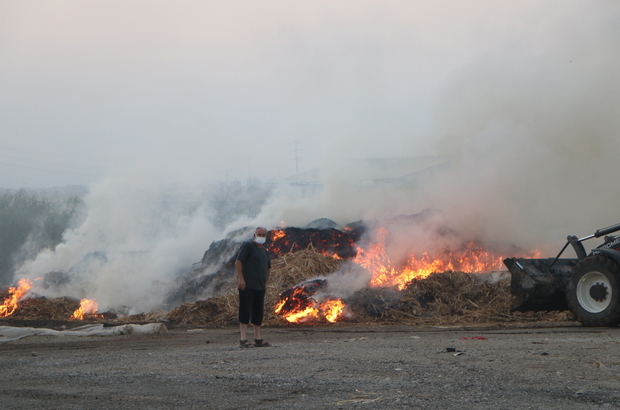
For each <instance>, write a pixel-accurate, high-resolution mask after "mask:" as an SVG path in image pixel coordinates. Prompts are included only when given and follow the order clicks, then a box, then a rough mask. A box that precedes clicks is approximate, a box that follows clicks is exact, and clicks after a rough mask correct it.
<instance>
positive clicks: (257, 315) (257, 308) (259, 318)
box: [251, 290, 265, 340]
mask: <svg viewBox="0 0 620 410" xmlns="http://www.w3.org/2000/svg"><path fill="white" fill-rule="evenodd" d="M252 302H253V303H252V322H251V323H252V326H253V327H254V340H261V339H262V338H261V336H260V327H261V325H262V324H263V316H264V314H265V291H264V290H263V291H260V290H256V291H254V298H253V300H252Z"/></svg>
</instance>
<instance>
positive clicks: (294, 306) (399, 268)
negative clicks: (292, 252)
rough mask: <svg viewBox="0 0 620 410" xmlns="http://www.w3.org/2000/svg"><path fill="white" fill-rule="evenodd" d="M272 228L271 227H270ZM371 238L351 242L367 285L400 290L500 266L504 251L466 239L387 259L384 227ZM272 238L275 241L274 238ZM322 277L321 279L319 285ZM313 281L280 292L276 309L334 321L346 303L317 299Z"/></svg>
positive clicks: (297, 317) (295, 318)
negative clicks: (431, 278)
mask: <svg viewBox="0 0 620 410" xmlns="http://www.w3.org/2000/svg"><path fill="white" fill-rule="evenodd" d="M272 232H273V231H272ZM374 233H375V235H374V238H375V239H374V241H373V242H372V243H371V244H370V245H367V246H365V247H361V246H358V245H353V247H354V250H355V252H356V256H355V257H354V258H352V261H353V262H355V263H357V264H359V265H360V266H362V267H364V268H365V269H366V270H368V272H369V273H370V277H371V278H370V283H369V286H370V287H396V288H398V289H399V290H403V289H405V288H406V287H407V285H408V284H409V283H411V281H412V280H414V279H424V278H426V277H428V276H430V275H431V274H433V273H435V272H447V271H455V272H466V273H483V272H492V271H499V270H503V262H502V261H503V260H504V258H505V256H504V255H499V254H493V253H491V252H489V251H487V250H485V249H484V248H483V247H482V246H481V245H479V244H478V243H476V242H475V241H470V242H468V243H465V244H464V245H463V246H461V247H460V248H458V249H449V248H447V247H446V248H444V249H443V250H441V251H440V252H438V253H435V254H432V255H431V254H429V253H428V252H424V253H421V254H418V255H415V254H411V255H409V256H408V258H407V259H406V260H405V261H404V263H403V262H401V263H395V262H393V261H391V260H390V258H389V257H388V255H387V252H386V245H385V243H386V240H385V239H386V236H387V234H388V231H387V230H386V229H384V228H377V229H376V230H375V232H374ZM273 234H275V237H276V240H277V241H278V242H280V243H285V241H286V235H285V233H284V231H282V230H278V231H276V232H273ZM274 242H275V241H274ZM319 250H320V251H321V253H323V254H326V255H329V256H334V257H338V255H337V253H333V252H329V251H327V252H326V251H325V250H324V247H322V248H321V249H319ZM324 284H325V281H322V283H321V286H320V287H319V288H322V287H323V285H324ZM318 290H319V289H317V286H316V284H314V285H312V283H311V282H305V283H303V284H301V285H298V286H296V287H294V288H292V289H290V290H288V291H286V292H284V293H282V294H281V295H280V301H279V302H278V304H277V306H276V310H275V311H276V313H277V314H278V315H280V316H282V317H283V318H284V319H285V320H287V321H288V322H295V323H298V322H307V321H322V320H327V321H329V322H335V321H337V320H338V319H339V318H341V317H342V316H343V312H344V310H345V308H346V304H345V302H344V301H343V300H340V299H331V300H327V301H320V300H317V299H316V298H315V297H316V296H315V293H317V292H318Z"/></svg>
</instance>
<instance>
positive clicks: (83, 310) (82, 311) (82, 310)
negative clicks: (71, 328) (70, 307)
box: [69, 299, 99, 320]
mask: <svg viewBox="0 0 620 410" xmlns="http://www.w3.org/2000/svg"><path fill="white" fill-rule="evenodd" d="M98 307H99V306H98V305H97V302H95V301H94V300H90V299H82V300H81V301H80V307H79V308H78V309H77V310H76V311H75V312H73V315H71V317H70V318H69V319H70V320H73V319H77V320H84V318H85V317H86V316H95V314H96V313H97V308H98Z"/></svg>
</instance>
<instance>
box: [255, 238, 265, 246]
mask: <svg viewBox="0 0 620 410" xmlns="http://www.w3.org/2000/svg"><path fill="white" fill-rule="evenodd" d="M266 240H267V238H265V237H264V236H255V237H254V242H256V243H257V244H259V245H262V244H264V243H265V241H266Z"/></svg>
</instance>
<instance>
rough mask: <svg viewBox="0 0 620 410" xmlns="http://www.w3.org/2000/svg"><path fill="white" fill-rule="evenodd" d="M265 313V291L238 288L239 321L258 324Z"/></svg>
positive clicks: (260, 323) (261, 321) (261, 322)
mask: <svg viewBox="0 0 620 410" xmlns="http://www.w3.org/2000/svg"><path fill="white" fill-rule="evenodd" d="M264 313H265V291H264V290H254V289H246V290H239V323H243V324H246V325H247V324H248V323H252V324H253V325H256V326H260V325H262V324H263V314H264Z"/></svg>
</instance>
